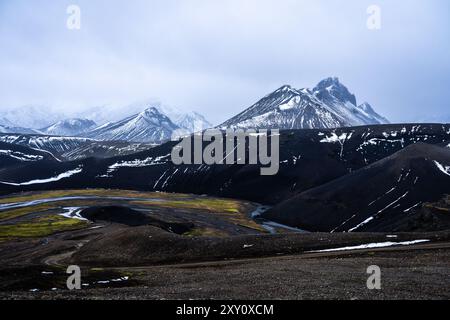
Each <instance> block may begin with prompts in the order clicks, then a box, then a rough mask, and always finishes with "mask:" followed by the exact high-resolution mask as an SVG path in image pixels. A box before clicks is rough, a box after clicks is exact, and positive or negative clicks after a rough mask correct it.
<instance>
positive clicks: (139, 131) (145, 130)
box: [85, 107, 179, 143]
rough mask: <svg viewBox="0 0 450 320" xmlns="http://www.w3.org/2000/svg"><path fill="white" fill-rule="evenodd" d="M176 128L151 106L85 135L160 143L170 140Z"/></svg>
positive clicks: (101, 138)
mask: <svg viewBox="0 0 450 320" xmlns="http://www.w3.org/2000/svg"><path fill="white" fill-rule="evenodd" d="M177 129H179V127H178V126H177V125H176V124H174V123H173V122H172V121H171V120H170V119H169V118H168V117H167V116H165V115H164V114H162V113H161V112H159V111H158V110H157V109H156V108H154V107H151V108H148V109H146V110H144V111H143V112H141V113H139V114H136V115H133V116H130V117H128V118H126V119H123V120H121V121H118V122H114V123H107V124H105V125H103V126H100V127H98V128H96V129H94V130H92V131H90V132H88V133H86V134H85V136H86V137H89V138H93V139H97V140H119V141H132V142H144V143H160V142H163V141H167V140H170V137H171V135H172V133H173V131H175V130H177Z"/></svg>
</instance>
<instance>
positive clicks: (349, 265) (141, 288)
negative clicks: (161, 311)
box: [0, 242, 450, 300]
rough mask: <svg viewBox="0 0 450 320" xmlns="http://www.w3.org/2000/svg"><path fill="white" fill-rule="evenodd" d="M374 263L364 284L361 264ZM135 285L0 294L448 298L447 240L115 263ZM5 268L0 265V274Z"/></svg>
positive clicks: (31, 296)
mask: <svg viewBox="0 0 450 320" xmlns="http://www.w3.org/2000/svg"><path fill="white" fill-rule="evenodd" d="M370 265H378V266H380V268H381V272H382V273H381V279H382V289H381V290H368V289H367V287H366V281H367V277H368V275H367V274H366V269H367V267H368V266H370ZM114 270H115V271H116V272H121V273H126V274H132V278H133V279H134V280H135V281H136V282H137V284H136V285H135V286H126V287H122V288H95V289H83V290H79V291H68V290H64V291H45V292H26V291H21V292H0V298H2V299H23V298H25V299H250V300H253V299H256V300H259V299H450V289H449V288H450V286H449V284H450V243H449V242H447V243H441V244H439V245H421V246H418V247H417V248H401V249H399V248H395V249H383V250H380V249H378V250H366V251H363V252H359V253H356V252H353V253H338V254H336V253H334V254H333V253H326V254H305V255H295V256H285V257H269V258H255V259H246V260H237V261H217V262H204V263H193V264H179V265H168V266H151V267H139V268H125V269H123V268H119V269H114ZM4 271H5V270H2V274H4Z"/></svg>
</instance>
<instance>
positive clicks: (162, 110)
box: [0, 104, 212, 144]
mask: <svg viewBox="0 0 450 320" xmlns="http://www.w3.org/2000/svg"><path fill="white" fill-rule="evenodd" d="M136 108H137V107H136V106H133V107H131V108H130V109H132V110H134V109H136ZM100 109H102V108H100ZM99 113H102V114H104V113H105V111H104V110H103V109H102V110H99ZM47 115H48V114H47V113H44V112H42V110H41V109H39V108H33V107H26V108H25V110H20V108H18V110H15V111H8V112H6V113H5V115H4V116H2V117H1V118H0V133H5V134H29V135H39V134H41V135H53V136H60V137H85V138H90V139H95V140H99V141H111V140H117V141H127V142H135V143H150V144H155V143H161V142H163V141H167V140H169V139H170V137H171V135H172V133H173V132H174V131H175V130H183V132H185V133H192V132H194V131H200V130H204V129H207V128H211V127H212V125H211V123H209V122H208V121H207V120H206V119H205V117H204V116H203V115H201V114H199V113H197V112H188V113H183V112H181V111H179V110H177V109H176V108H171V107H167V106H161V105H159V104H156V106H155V107H153V106H152V107H147V108H145V109H144V110H143V111H141V112H139V113H136V114H134V115H131V116H128V117H125V118H124V119H121V120H119V121H112V122H108V123H105V124H102V125H100V126H97V124H96V123H95V122H94V121H93V120H90V119H86V118H72V119H62V120H58V121H56V122H52V123H50V125H46V126H39V125H42V124H47V123H48V120H44V118H45V117H46V116H47ZM30 117H31V118H34V119H35V120H34V121H33V120H31V119H30ZM58 117H61V116H60V115H56V116H55V115H52V116H50V117H49V119H54V118H58ZM103 117H104V116H103ZM10 118H11V119H14V120H13V121H11V120H10ZM96 118H101V117H100V116H99V115H96ZM17 123H24V124H28V125H31V126H30V127H24V126H19V125H17ZM36 126H37V127H36Z"/></svg>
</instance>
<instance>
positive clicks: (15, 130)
mask: <svg viewBox="0 0 450 320" xmlns="http://www.w3.org/2000/svg"><path fill="white" fill-rule="evenodd" d="M0 133H20V134H39V133H40V132H39V131H37V130H34V129H28V128H22V127H9V126H4V125H1V124H0Z"/></svg>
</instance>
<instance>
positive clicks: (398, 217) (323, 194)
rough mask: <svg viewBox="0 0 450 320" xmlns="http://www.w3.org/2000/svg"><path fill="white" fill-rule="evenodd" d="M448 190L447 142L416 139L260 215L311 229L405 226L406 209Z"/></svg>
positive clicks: (410, 210) (449, 150)
mask: <svg viewBox="0 0 450 320" xmlns="http://www.w3.org/2000/svg"><path fill="white" fill-rule="evenodd" d="M449 193H450V148H443V147H438V146H433V145H429V144H424V143H417V144H414V145H410V146H408V147H406V148H405V149H403V150H401V151H398V152H396V153H394V154H393V155H391V156H389V157H387V158H384V159H383V160H380V161H378V162H375V163H373V164H371V165H368V166H366V167H364V168H362V169H360V170H357V171H354V172H352V173H350V174H347V175H345V176H343V177H341V178H339V179H336V180H333V181H331V182H329V183H326V184H324V185H321V186H319V187H317V188H313V189H310V190H307V191H305V192H302V193H300V194H298V195H296V196H294V197H292V198H290V199H288V200H286V201H284V202H282V203H280V204H278V205H277V206H275V207H274V208H272V209H271V210H270V211H269V212H267V213H265V214H264V217H265V218H268V219H271V220H276V221H280V222H283V223H286V224H288V225H291V226H296V227H300V228H304V229H307V230H311V231H326V232H329V231H336V232H342V231H347V232H351V231H396V228H400V229H402V230H404V229H405V228H406V227H408V226H407V225H402V224H401V223H399V222H400V221H402V220H404V218H405V217H406V216H407V215H410V214H412V213H414V212H415V209H417V208H422V205H423V204H425V203H429V202H437V201H439V200H441V199H443V197H444V195H445V194H449ZM446 216H448V212H442V218H443V219H444V220H445V222H446V223H445V224H444V225H443V228H444V229H445V228H448V227H450V224H449V223H450V217H448V219H446ZM434 218H436V217H434ZM425 222H426V221H425ZM408 223H411V222H410V221H408V222H407V223H406V224H408Z"/></svg>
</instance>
